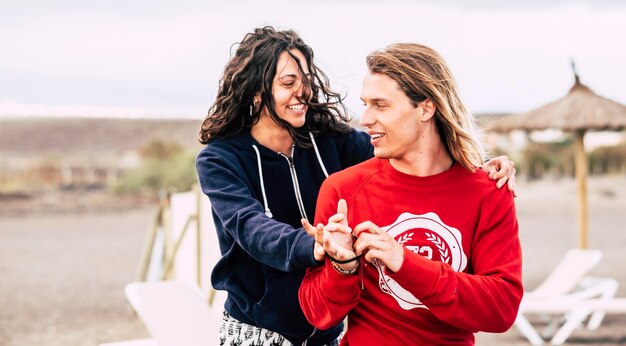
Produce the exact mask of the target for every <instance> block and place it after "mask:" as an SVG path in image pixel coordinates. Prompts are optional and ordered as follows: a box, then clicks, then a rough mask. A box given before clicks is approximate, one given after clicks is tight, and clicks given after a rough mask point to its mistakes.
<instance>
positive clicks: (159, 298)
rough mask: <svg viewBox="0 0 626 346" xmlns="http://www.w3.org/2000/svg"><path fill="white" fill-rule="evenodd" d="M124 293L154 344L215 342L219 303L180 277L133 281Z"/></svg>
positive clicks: (193, 345) (190, 345)
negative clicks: (176, 279) (209, 298)
mask: <svg viewBox="0 0 626 346" xmlns="http://www.w3.org/2000/svg"><path fill="white" fill-rule="evenodd" d="M126 296H127V297H128V300H129V301H130V303H131V305H132V306H133V308H134V309H135V311H137V314H138V315H139V318H140V319H141V320H142V321H143V323H144V325H145V326H146V329H147V330H148V332H149V333H150V335H151V336H152V337H153V338H154V339H155V340H156V342H157V344H158V346H179V345H187V346H201V345H202V346H206V345H216V344H218V343H219V339H218V331H219V330H218V329H219V327H220V325H221V320H222V310H223V307H222V306H223V305H222V304H220V302H214V303H216V304H212V305H211V306H209V304H208V302H207V301H208V300H207V299H208V298H207V296H206V295H205V294H203V293H202V291H201V290H200V289H199V288H198V287H196V286H192V285H190V284H189V283H186V282H182V281H159V282H133V283H130V284H128V285H127V286H126Z"/></svg>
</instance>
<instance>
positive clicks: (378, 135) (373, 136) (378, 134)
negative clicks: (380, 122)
mask: <svg viewBox="0 0 626 346" xmlns="http://www.w3.org/2000/svg"><path fill="white" fill-rule="evenodd" d="M382 136H384V134H382V133H377V134H374V135H372V139H378V138H380V137H382Z"/></svg>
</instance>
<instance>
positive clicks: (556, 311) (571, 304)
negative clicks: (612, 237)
mask: <svg viewBox="0 0 626 346" xmlns="http://www.w3.org/2000/svg"><path fill="white" fill-rule="evenodd" d="M601 258H602V252H600V251H599V250H582V249H571V250H569V251H568V252H567V254H566V255H565V257H564V258H563V259H562V260H561V262H559V264H558V265H557V266H556V267H555V269H554V270H553V271H552V272H551V273H550V275H549V276H548V277H547V278H546V279H545V280H544V281H543V282H542V284H541V285H539V286H538V287H537V289H535V290H533V291H531V292H527V293H525V295H524V297H523V299H522V303H521V305H520V309H519V312H518V315H517V319H516V320H515V326H516V327H517V328H518V329H519V331H520V332H521V333H522V334H523V335H524V336H525V337H526V338H527V339H528V340H529V341H530V343H531V344H533V345H543V343H544V338H543V337H542V336H541V335H540V334H539V332H537V330H536V328H535V327H533V325H532V324H531V323H530V322H529V321H528V319H527V318H526V315H528V314H541V315H552V316H554V315H556V316H557V318H556V319H554V320H553V323H551V324H550V325H549V326H548V328H546V332H545V333H544V337H549V336H551V334H552V332H554V330H556V328H558V326H559V324H560V321H561V320H563V318H567V315H566V314H567V313H568V312H570V311H572V309H574V308H575V307H576V306H577V304H578V303H580V302H581V301H584V300H587V299H591V298H598V297H601V298H602V299H609V298H612V297H613V296H614V295H615V292H616V291H617V287H618V283H617V281H615V280H613V279H610V278H585V275H587V273H589V271H591V269H593V268H594V267H595V266H596V265H597V264H598V262H600V259H601ZM603 317H604V312H602V311H596V312H594V316H593V317H592V319H591V320H590V325H589V326H590V328H592V329H593V328H597V326H599V325H600V323H601V321H602V318H603Z"/></svg>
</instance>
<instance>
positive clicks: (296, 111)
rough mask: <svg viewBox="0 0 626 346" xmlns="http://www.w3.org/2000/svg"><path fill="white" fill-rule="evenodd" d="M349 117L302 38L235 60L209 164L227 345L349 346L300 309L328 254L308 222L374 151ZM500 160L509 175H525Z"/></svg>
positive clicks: (222, 93)
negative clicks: (303, 288) (334, 178)
mask: <svg viewBox="0 0 626 346" xmlns="http://www.w3.org/2000/svg"><path fill="white" fill-rule="evenodd" d="M345 114H346V112H345V109H344V107H343V104H342V102H341V97H340V95H339V94H337V93H335V92H333V91H332V90H331V89H330V87H329V84H328V79H327V78H326V76H325V75H324V73H323V72H322V71H320V70H319V69H318V68H317V66H316V65H315V63H314V61H313V51H312V50H311V48H310V47H309V46H308V45H306V44H305V43H304V42H303V41H302V39H301V38H300V37H299V36H298V34H297V33H295V32H294V31H291V30H286V31H277V30H275V29H274V28H272V27H264V28H259V29H255V30H254V31H253V32H251V33H248V34H247V35H246V36H245V37H244V39H243V41H242V42H241V43H240V44H239V47H238V48H237V51H236V52H235V55H234V56H233V57H232V58H231V59H230V61H229V62H228V63H227V65H226V67H225V70H224V73H223V75H222V77H221V80H220V87H219V91H218V95H217V98H216V100H215V103H214V104H213V106H212V107H211V109H210V111H209V114H208V116H207V117H206V119H205V120H204V122H203V123H202V127H201V130H200V142H201V143H203V144H206V146H205V147H204V149H202V151H201V152H200V154H199V155H198V158H197V169H198V176H199V180H200V184H201V186H202V190H203V191H204V193H205V194H206V195H207V196H208V197H209V199H210V201H211V205H212V211H213V219H214V221H215V226H216V229H217V233H218V239H219V242H220V249H221V253H222V258H221V259H220V261H219V262H218V263H217V264H216V266H215V268H214V270H213V273H212V276H211V282H212V284H213V286H214V287H215V288H216V289H220V290H226V291H228V298H227V300H226V303H225V312H224V319H223V323H222V326H221V328H220V342H221V345H226V344H230V343H231V342H236V343H237V344H238V345H290V344H295V345H302V344H306V345H337V344H338V338H339V335H340V333H341V331H342V329H343V326H342V325H338V326H335V327H332V328H330V329H328V330H324V331H320V330H316V329H315V328H314V327H313V326H312V325H310V324H309V323H308V322H307V320H306V318H305V317H304V314H303V313H302V310H301V308H300V306H299V303H298V288H299V286H300V283H301V282H302V279H303V277H304V274H305V269H306V268H307V267H310V266H315V265H319V264H321V263H322V262H321V261H322V260H323V256H324V253H323V251H322V252H320V251H319V248H317V249H318V251H314V248H315V240H314V238H313V237H310V236H308V235H307V234H306V232H305V231H304V230H303V229H302V228H301V222H300V220H301V219H302V218H304V219H308V220H312V217H313V216H314V213H315V203H316V199H317V194H318V191H319V188H320V186H321V184H322V182H323V181H324V179H325V178H326V177H327V176H328V175H329V174H332V173H334V172H337V171H340V170H342V169H344V168H347V167H349V166H352V165H354V164H356V163H359V162H362V161H365V160H366V159H368V158H370V157H372V156H373V150H372V146H371V145H370V138H369V136H368V135H367V134H366V133H363V132H360V131H356V130H354V129H352V128H351V127H350V126H349V125H348V120H349V119H348V118H347V116H346V115H345ZM499 165H501V166H503V167H506V168H507V169H505V170H504V172H499V173H498V174H499V175H500V178H501V177H502V176H506V175H507V174H512V173H513V172H514V169H512V168H511V165H510V164H509V162H508V160H507V159H506V158H503V159H500V161H499ZM511 180H513V179H511ZM504 181H506V177H505V178H504ZM498 184H502V181H500V182H498Z"/></svg>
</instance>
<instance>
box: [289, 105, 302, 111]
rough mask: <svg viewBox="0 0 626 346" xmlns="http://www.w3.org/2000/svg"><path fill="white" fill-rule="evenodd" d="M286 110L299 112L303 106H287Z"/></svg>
mask: <svg viewBox="0 0 626 346" xmlns="http://www.w3.org/2000/svg"><path fill="white" fill-rule="evenodd" d="M287 108H289V109H292V110H294V111H297V112H299V111H301V110H303V109H304V105H303V104H299V105H292V106H287Z"/></svg>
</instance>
